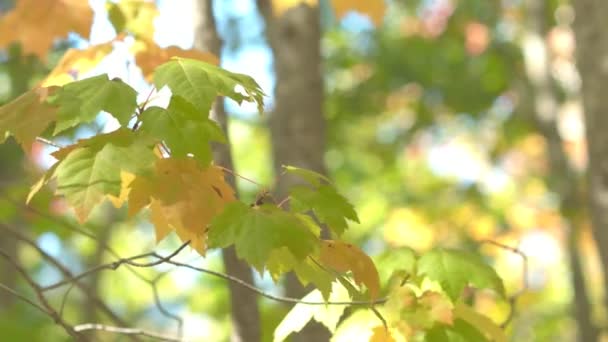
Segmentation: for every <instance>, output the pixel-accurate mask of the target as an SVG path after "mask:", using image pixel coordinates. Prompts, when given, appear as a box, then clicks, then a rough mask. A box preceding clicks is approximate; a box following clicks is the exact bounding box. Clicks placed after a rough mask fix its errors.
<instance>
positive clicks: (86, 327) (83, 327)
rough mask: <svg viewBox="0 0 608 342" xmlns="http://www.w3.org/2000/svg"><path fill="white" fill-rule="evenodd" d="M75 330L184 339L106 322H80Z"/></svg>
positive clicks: (172, 339) (162, 338) (177, 340)
mask: <svg viewBox="0 0 608 342" xmlns="http://www.w3.org/2000/svg"><path fill="white" fill-rule="evenodd" d="M74 330H75V331H77V332H83V331H91V330H95V331H107V332H111V333H115V334H121V335H132V336H145V337H150V338H154V339H157V340H161V341H175V342H180V341H182V339H181V338H175V337H171V336H167V335H162V334H157V333H154V332H151V331H147V330H143V329H137V328H120V327H113V326H110V325H104V324H98V323H85V324H79V325H77V326H75V327H74Z"/></svg>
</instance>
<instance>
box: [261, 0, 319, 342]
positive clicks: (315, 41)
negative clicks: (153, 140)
mask: <svg viewBox="0 0 608 342" xmlns="http://www.w3.org/2000/svg"><path fill="white" fill-rule="evenodd" d="M257 5H258V10H259V12H260V14H261V15H262V17H263V18H264V21H265V24H266V37H267V40H268V42H269V44H270V47H271V49H272V52H273V59H274V72H275V76H276V86H275V89H274V99H275V107H274V109H273V110H272V113H271V114H270V119H269V127H270V133H271V138H272V150H273V160H274V169H275V174H276V175H280V174H281V173H282V165H292V166H297V167H301V168H305V169H309V170H313V171H316V172H319V173H321V174H326V173H327V171H326V167H325V163H324V153H325V144H326V136H325V118H324V114H323V77H322V71H321V69H322V62H321V61H322V59H321V27H320V13H319V8H318V7H317V6H313V7H311V6H308V5H305V4H300V5H298V6H295V7H293V8H291V9H289V10H287V11H286V12H285V13H283V14H281V15H280V16H275V15H273V13H272V7H271V4H270V1H268V0H258V1H257ZM296 182H299V180H298V179H296V178H291V177H290V176H289V175H284V176H282V177H280V179H279V182H278V184H277V188H276V192H277V194H278V196H279V197H280V198H284V197H285V196H286V195H287V191H288V189H289V188H291V187H292V186H293V185H294V184H296ZM325 234H326V232H325ZM286 292H287V295H288V296H291V297H298V298H301V297H302V296H304V294H305V293H306V291H305V289H304V288H302V286H301V285H300V284H299V282H298V281H297V279H296V278H295V276H293V275H290V276H288V277H287V284H286ZM329 337H330V334H329V331H328V330H327V329H326V328H325V327H324V326H322V325H321V324H318V323H316V322H313V323H310V324H308V325H307V326H306V327H305V328H304V329H303V330H302V331H301V332H300V333H299V334H297V335H295V336H294V337H293V341H316V342H317V341H318V342H322V341H328V340H329Z"/></svg>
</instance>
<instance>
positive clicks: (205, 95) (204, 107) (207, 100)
mask: <svg viewBox="0 0 608 342" xmlns="http://www.w3.org/2000/svg"><path fill="white" fill-rule="evenodd" d="M154 84H155V85H156V87H157V88H158V89H160V88H162V87H163V86H165V85H167V86H168V87H169V89H171V92H172V93H173V94H174V95H178V96H181V97H183V98H184V99H186V100H187V101H189V102H190V103H191V104H193V105H194V106H195V107H196V108H198V109H199V110H200V111H201V113H203V115H207V113H208V112H209V110H210V109H211V104H212V103H213V101H214V100H215V98H216V97H217V96H227V97H229V98H231V99H233V100H234V101H236V102H237V103H239V104H240V103H241V102H243V101H248V102H255V103H257V105H258V111H259V112H260V113H262V112H263V111H264V101H263V97H264V92H262V89H261V88H260V86H259V85H258V84H257V83H256V82H255V80H253V78H251V77H249V76H246V75H243V74H237V73H233V72H230V71H227V70H224V69H222V68H218V67H216V66H214V65H211V64H208V63H204V62H201V61H197V60H193V59H186V58H174V59H173V60H172V61H170V62H168V63H165V64H163V65H161V66H160V67H158V68H157V69H156V71H155V72H154Z"/></svg>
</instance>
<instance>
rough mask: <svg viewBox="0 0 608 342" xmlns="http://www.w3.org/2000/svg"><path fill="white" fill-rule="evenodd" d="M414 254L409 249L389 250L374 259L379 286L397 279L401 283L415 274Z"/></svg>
mask: <svg viewBox="0 0 608 342" xmlns="http://www.w3.org/2000/svg"><path fill="white" fill-rule="evenodd" d="M416 258H417V257H416V252H414V250H413V249H411V248H409V247H401V248H394V249H390V250H388V251H386V252H384V253H382V254H380V255H379V256H377V257H375V258H374V262H375V263H376V265H378V273H379V275H380V283H381V284H390V283H391V280H393V279H395V278H397V279H398V281H399V282H400V283H401V282H402V281H403V280H405V279H407V278H408V277H411V276H413V275H415V274H416Z"/></svg>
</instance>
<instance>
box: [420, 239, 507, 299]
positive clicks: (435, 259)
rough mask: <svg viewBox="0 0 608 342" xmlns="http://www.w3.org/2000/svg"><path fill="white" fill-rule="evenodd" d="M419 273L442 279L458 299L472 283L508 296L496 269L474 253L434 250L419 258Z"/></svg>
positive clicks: (452, 294)
mask: <svg viewBox="0 0 608 342" xmlns="http://www.w3.org/2000/svg"><path fill="white" fill-rule="evenodd" d="M418 275H421V276H427V277H428V278H429V279H431V280H435V281H437V282H439V284H440V285H441V287H442V288H443V290H444V291H445V292H446V293H447V295H448V296H450V298H451V299H452V300H454V301H455V300H456V299H457V298H458V297H460V295H461V294H462V291H463V290H464V288H465V286H467V285H469V284H472V285H474V286H476V287H477V288H480V289H485V288H487V289H492V290H494V291H495V292H496V293H497V294H499V295H501V296H503V297H504V295H505V289H504V285H503V283H502V280H501V279H500V277H498V275H497V274H496V271H495V270H494V269H493V268H492V267H490V266H488V265H487V264H486V263H485V262H483V260H482V259H481V258H480V257H479V256H477V255H475V254H472V253H466V252H463V251H456V250H446V249H436V250H433V251H430V252H428V253H426V254H424V255H422V256H421V257H420V259H419V260H418Z"/></svg>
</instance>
